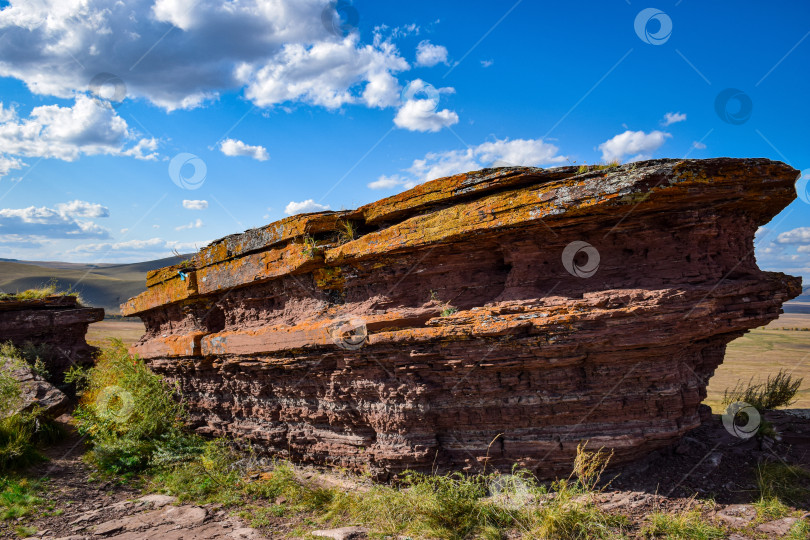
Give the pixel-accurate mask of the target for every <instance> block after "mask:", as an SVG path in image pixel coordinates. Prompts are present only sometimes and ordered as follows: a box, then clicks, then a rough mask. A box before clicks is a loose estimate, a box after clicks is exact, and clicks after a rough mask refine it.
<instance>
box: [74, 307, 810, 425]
mask: <svg viewBox="0 0 810 540" xmlns="http://www.w3.org/2000/svg"><path fill="white" fill-rule="evenodd" d="M785 328H805V329H807V330H804V331H802V330H785ZM143 332H144V326H143V324H142V323H140V322H137V321H134V322H133V321H114V320H107V321H101V322H97V323H94V324H91V325H90V330H89V332H88V333H87V341H88V342H90V343H92V344H94V345H102V344H106V342H107V339H109V338H119V339H121V340H122V341H123V342H124V343H125V344H132V343H135V342H136V341H138V339H139V338H140V337H141V335H142V334H143ZM779 369H785V370H787V371H788V372H791V373H792V375H793V376H794V377H804V382H803V383H802V387H801V389H800V390H799V394H798V396H797V397H798V399H797V401H796V403H794V404H793V405H792V407H794V408H810V314H796V313H785V314H783V315H782V316H781V317H779V319H777V320H775V321H773V322H772V323H770V324H769V325H768V326H765V327H762V328H757V329H755V330H752V331H751V332H749V333H748V334H746V335H745V336H743V337H741V338H739V339H736V340H734V341H733V342H731V344H729V346H728V350H727V352H726V359H725V361H724V362H723V364H722V365H721V366H720V367H719V368H717V371H716V372H715V374H714V377H712V378H711V380H710V381H709V388H708V394H709V395H708V398H707V399H706V402H705V403H706V404H708V405H710V406H711V407H712V409H713V410H714V412H715V413H721V412H722V410H723V408H722V407H721V405H720V402H721V401H722V399H723V391H724V390H725V389H726V388H732V387H733V386H734V385H735V384H736V383H737V381H739V380H743V381H746V382H747V381H748V380H749V379H751V378H752V377H753V378H754V381H757V382H759V381H763V380H765V378H766V377H767V376H768V375H771V374H775V373H776V372H777V371H779Z"/></svg>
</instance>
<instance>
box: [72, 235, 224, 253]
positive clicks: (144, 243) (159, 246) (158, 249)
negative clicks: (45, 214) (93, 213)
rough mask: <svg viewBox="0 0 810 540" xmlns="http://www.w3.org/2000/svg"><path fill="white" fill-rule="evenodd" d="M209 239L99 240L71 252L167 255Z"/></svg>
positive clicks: (208, 241)
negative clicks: (189, 240) (194, 240)
mask: <svg viewBox="0 0 810 540" xmlns="http://www.w3.org/2000/svg"><path fill="white" fill-rule="evenodd" d="M210 243H211V241H210V240H204V241H199V242H176V241H173V240H164V239H162V238H149V239H146V240H126V241H122V242H100V243H94V244H81V245H79V246H76V247H75V248H73V249H72V250H71V251H70V252H71V253H98V252H129V253H150V254H154V255H168V254H169V253H171V252H172V251H173V250H177V251H179V252H180V253H183V252H186V251H190V250H194V251H196V250H198V249H199V248H201V247H204V246H206V245H208V244H210Z"/></svg>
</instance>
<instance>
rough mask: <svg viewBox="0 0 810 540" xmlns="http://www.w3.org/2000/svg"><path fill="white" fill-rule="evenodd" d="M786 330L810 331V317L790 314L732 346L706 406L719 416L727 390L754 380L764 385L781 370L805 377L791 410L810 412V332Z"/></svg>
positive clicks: (719, 370)
mask: <svg viewBox="0 0 810 540" xmlns="http://www.w3.org/2000/svg"><path fill="white" fill-rule="evenodd" d="M784 328H808V329H810V315H803V314H796V313H786V314H784V315H782V316H781V317H779V319H777V320H775V321H773V322H772V323H770V324H769V325H768V326H765V327H763V328H757V329H755V330H752V331H751V332H749V333H748V334H746V335H745V336H743V337H741V338H739V339H736V340H734V341H732V342H731V343H730V344H729V346H728V349H727V351H726V359H725V360H724V361H723V364H722V365H721V366H720V367H719V368H717V371H716V372H715V374H714V377H712V378H711V380H710V381H709V388H708V393H709V395H708V398H707V399H706V401H705V403H706V404H708V405H709V406H711V408H712V410H713V411H714V412H715V413H722V412H723V410H722V407H721V406H720V402H721V400H722V398H723V391H724V390H725V389H726V388H732V387H733V386H734V385H735V384H736V383H737V381H739V380H743V381H745V382H747V381H749V380H750V379H751V378H752V377H753V379H754V381H755V382H762V381H764V380H765V379H766V378H767V377H768V375H774V374H776V372H777V371H779V370H780V369H784V370H786V371H788V372H790V373H791V374H792V375H793V377H804V382H803V383H802V386H801V388H800V389H799V393H798V395H797V400H796V403H794V404H793V405H791V407H795V408H810V331H801V330H799V331H796V330H784Z"/></svg>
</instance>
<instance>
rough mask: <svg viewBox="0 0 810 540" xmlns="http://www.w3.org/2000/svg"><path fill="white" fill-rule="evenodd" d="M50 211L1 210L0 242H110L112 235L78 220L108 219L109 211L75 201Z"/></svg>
mask: <svg viewBox="0 0 810 540" xmlns="http://www.w3.org/2000/svg"><path fill="white" fill-rule="evenodd" d="M56 206H57V207H56V208H55V209H54V208H48V207H45V206H41V207H36V206H29V207H27V208H0V240H3V241H4V242H6V243H25V242H26V241H29V240H31V239H34V240H37V239H55V238H62V239H81V238H108V237H109V231H108V230H107V229H104V228H102V227H100V226H99V225H97V224H96V223H93V222H92V221H86V220H83V219H78V218H96V217H108V216H109V215H110V214H109V210H108V209H107V208H105V207H103V206H101V205H98V204H94V203H88V202H84V201H72V202H69V203H62V204H58V205H56Z"/></svg>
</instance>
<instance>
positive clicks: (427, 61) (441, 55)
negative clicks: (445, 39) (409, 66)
mask: <svg viewBox="0 0 810 540" xmlns="http://www.w3.org/2000/svg"><path fill="white" fill-rule="evenodd" d="M436 64H447V48H446V47H443V46H441V45H434V44H432V43H431V42H430V41H428V40H424V41H421V42H419V45H417V46H416V65H417V66H425V67H433V66H435V65H436Z"/></svg>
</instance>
